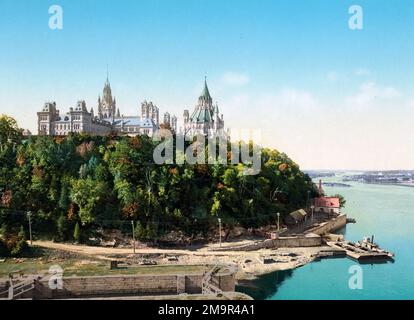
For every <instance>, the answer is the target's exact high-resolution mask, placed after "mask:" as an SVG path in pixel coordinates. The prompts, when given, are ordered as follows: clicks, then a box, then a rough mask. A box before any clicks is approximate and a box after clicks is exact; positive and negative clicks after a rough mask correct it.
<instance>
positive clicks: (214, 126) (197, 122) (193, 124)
mask: <svg viewBox="0 0 414 320" xmlns="http://www.w3.org/2000/svg"><path fill="white" fill-rule="evenodd" d="M223 130H224V119H223V116H220V115H219V109H218V105H217V103H216V104H215V105H214V104H213V99H212V97H211V95H210V90H209V89H208V85H207V78H205V80H204V88H203V91H202V92H201V95H200V96H199V98H198V103H197V105H196V106H195V108H194V111H193V113H192V114H191V115H190V113H189V112H188V110H184V131H185V134H186V135H197V134H202V135H205V136H210V135H219V134H221V133H222V132H223Z"/></svg>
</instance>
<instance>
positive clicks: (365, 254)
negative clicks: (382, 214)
mask: <svg viewBox="0 0 414 320" xmlns="http://www.w3.org/2000/svg"><path fill="white" fill-rule="evenodd" d="M327 244H328V246H330V247H332V248H336V249H342V250H345V251H346V255H347V256H348V257H349V258H352V259H354V260H358V261H360V260H388V259H393V258H394V254H393V253H392V252H389V251H386V250H384V249H381V248H380V247H379V246H378V245H377V244H376V243H375V242H374V237H372V238H368V237H365V238H364V239H363V240H362V241H358V242H357V243H354V242H351V241H333V242H328V243H327Z"/></svg>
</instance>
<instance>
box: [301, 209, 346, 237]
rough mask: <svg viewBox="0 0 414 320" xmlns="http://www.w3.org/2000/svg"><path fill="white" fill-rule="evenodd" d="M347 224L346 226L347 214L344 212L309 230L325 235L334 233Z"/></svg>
mask: <svg viewBox="0 0 414 320" xmlns="http://www.w3.org/2000/svg"><path fill="white" fill-rule="evenodd" d="M345 226H346V214H342V215H340V216H338V217H336V218H334V219H331V220H329V221H328V222H325V223H322V224H320V225H319V226H317V227H315V228H312V229H310V230H308V231H309V232H311V233H314V234H318V235H324V234H328V233H332V232H334V231H336V230H338V229H341V228H343V227H345Z"/></svg>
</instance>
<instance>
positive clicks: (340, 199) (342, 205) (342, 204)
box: [333, 194, 346, 208]
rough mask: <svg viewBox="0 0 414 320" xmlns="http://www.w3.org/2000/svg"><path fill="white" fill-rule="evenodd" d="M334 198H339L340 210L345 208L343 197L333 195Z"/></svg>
mask: <svg viewBox="0 0 414 320" xmlns="http://www.w3.org/2000/svg"><path fill="white" fill-rule="evenodd" d="M333 197H334V198H339V205H340V207H341V208H344V207H345V206H346V200H345V198H344V196H342V195H340V194H335V195H334V196H333Z"/></svg>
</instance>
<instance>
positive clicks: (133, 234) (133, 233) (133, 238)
mask: <svg viewBox="0 0 414 320" xmlns="http://www.w3.org/2000/svg"><path fill="white" fill-rule="evenodd" d="M131 225H132V241H133V245H134V253H135V227H134V221H131Z"/></svg>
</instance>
